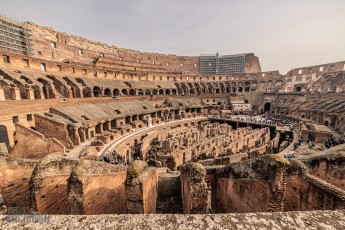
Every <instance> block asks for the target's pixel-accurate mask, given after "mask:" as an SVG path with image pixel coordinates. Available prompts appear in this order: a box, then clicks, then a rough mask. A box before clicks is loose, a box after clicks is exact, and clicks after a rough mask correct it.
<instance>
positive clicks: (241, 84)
mask: <svg viewBox="0 0 345 230" xmlns="http://www.w3.org/2000/svg"><path fill="white" fill-rule="evenodd" d="M237 89H238V92H243V83H242V82H239V83H238V84H237Z"/></svg>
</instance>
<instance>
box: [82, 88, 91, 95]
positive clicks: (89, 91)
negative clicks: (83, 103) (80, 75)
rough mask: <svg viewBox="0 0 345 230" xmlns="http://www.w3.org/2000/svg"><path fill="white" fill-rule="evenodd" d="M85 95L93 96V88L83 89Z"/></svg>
mask: <svg viewBox="0 0 345 230" xmlns="http://www.w3.org/2000/svg"><path fill="white" fill-rule="evenodd" d="M83 97H92V94H91V89H90V88H89V87H86V88H84V89H83Z"/></svg>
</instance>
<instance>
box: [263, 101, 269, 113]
mask: <svg viewBox="0 0 345 230" xmlns="http://www.w3.org/2000/svg"><path fill="white" fill-rule="evenodd" d="M270 110H271V102H266V103H265V105H264V112H265V113H266V112H269V111H270Z"/></svg>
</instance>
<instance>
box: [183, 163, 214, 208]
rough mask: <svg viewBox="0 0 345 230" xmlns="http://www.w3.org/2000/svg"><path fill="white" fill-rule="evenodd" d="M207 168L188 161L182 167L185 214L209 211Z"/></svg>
mask: <svg viewBox="0 0 345 230" xmlns="http://www.w3.org/2000/svg"><path fill="white" fill-rule="evenodd" d="M205 176H206V170H205V168H204V166H203V165H201V164H199V163H193V162H191V163H188V164H186V165H183V166H182V167H181V183H182V202H183V213H184V214H203V213H206V211H207V204H208V188H207V184H206V182H205Z"/></svg>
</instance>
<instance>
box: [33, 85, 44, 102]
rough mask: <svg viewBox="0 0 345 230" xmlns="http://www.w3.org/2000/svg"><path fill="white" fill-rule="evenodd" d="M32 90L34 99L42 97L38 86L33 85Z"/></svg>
mask: <svg viewBox="0 0 345 230" xmlns="http://www.w3.org/2000/svg"><path fill="white" fill-rule="evenodd" d="M33 91H34V97H35V99H43V98H42V94H41V90H40V88H39V87H38V86H35V87H34V88H33Z"/></svg>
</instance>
